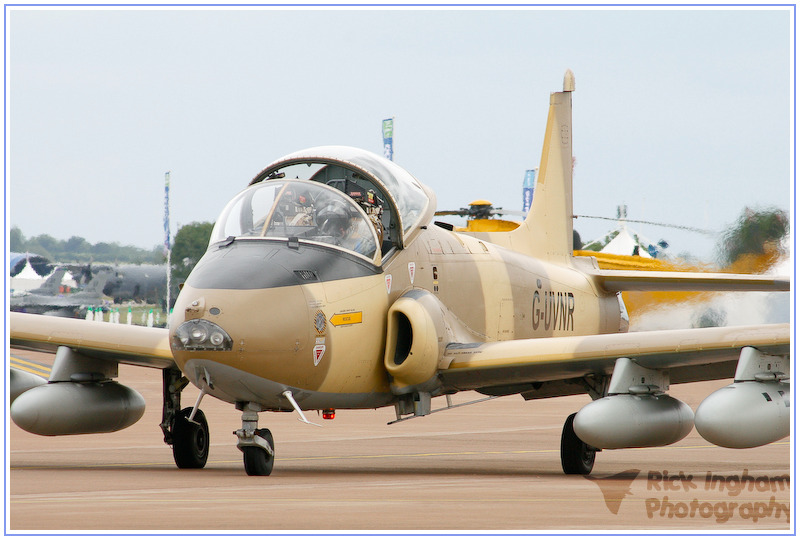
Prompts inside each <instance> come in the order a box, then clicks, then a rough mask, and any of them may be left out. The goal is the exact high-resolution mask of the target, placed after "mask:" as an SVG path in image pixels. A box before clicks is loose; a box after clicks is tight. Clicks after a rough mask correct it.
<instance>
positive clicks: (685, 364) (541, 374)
mask: <svg viewBox="0 0 800 540" xmlns="http://www.w3.org/2000/svg"><path fill="white" fill-rule="evenodd" d="M789 340H790V330H789V325H788V324H775V325H757V326H740V327H723V328H699V329H692V330H660V331H651V332H631V333H628V334H604V335H594V336H576V337H554V338H539V339H519V340H510V341H497V342H491V343H451V344H450V345H448V346H447V348H446V349H445V353H444V355H443V358H442V362H441V363H440V371H439V377H440V378H441V380H442V382H443V384H444V385H445V388H447V389H450V390H478V391H480V392H482V393H485V394H490V395H506V394H516V393H521V394H522V396H523V397H524V398H525V399H536V398H543V397H554V396H563V395H571V394H581V393H586V392H587V391H591V390H592V385H593V383H599V382H600V381H602V380H603V379H604V378H606V377H607V376H608V375H610V374H611V373H612V371H613V370H614V364H615V362H616V360H617V359H618V358H630V359H632V360H635V361H636V363H637V364H639V365H641V366H642V367H645V368H649V369H658V370H666V371H669V375H670V381H671V382H672V383H683V382H693V381H701V380H711V379H722V378H726V377H732V376H733V375H734V372H735V370H736V363H737V360H738V359H739V355H740V352H741V349H742V348H743V347H745V346H750V347H755V348H757V349H759V350H761V351H762V352H764V353H768V354H774V355H785V354H788V353H789V347H790V345H789V343H790V341H789ZM594 390H598V389H597V388H595V389H594Z"/></svg>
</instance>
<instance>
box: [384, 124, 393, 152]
mask: <svg viewBox="0 0 800 540" xmlns="http://www.w3.org/2000/svg"><path fill="white" fill-rule="evenodd" d="M383 157H385V158H386V159H394V118H387V119H385V120H384V121H383Z"/></svg>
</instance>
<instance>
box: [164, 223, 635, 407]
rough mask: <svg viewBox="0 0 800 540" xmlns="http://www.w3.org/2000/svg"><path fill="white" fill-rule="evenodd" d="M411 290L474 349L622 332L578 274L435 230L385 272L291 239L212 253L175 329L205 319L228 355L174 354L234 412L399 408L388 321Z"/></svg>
mask: <svg viewBox="0 0 800 540" xmlns="http://www.w3.org/2000/svg"><path fill="white" fill-rule="evenodd" d="M413 289H419V290H423V291H427V292H429V293H431V294H432V295H434V296H435V297H436V298H438V299H439V300H440V301H441V304H442V305H443V306H447V309H448V310H449V311H450V315H451V316H453V317H455V318H456V319H457V320H458V321H460V322H461V323H463V327H464V328H465V329H467V331H468V332H469V334H470V336H469V337H468V339H470V341H472V342H485V341H498V340H508V339H520V338H536V337H548V336H569V335H584V334H586V335H589V334H597V333H608V332H616V331H618V330H619V328H620V308H619V303H618V300H617V298H616V297H615V296H609V295H607V294H602V293H601V292H599V291H598V290H597V288H596V287H595V286H594V285H593V284H592V283H591V281H590V280H589V279H588V278H587V277H586V275H585V274H583V273H582V272H580V271H579V270H577V269H575V268H572V267H565V266H560V265H555V264H551V263H548V262H545V261H542V260H537V259H535V258H533V257H529V256H526V255H521V254H518V253H515V252H513V251H510V250H508V249H504V248H501V247H498V246H495V245H493V244H490V243H487V242H484V241H480V240H477V239H475V238H472V237H470V236H467V235H464V234H460V233H456V232H452V231H448V230H445V229H443V228H440V227H438V226H435V225H431V226H429V227H424V228H422V229H421V230H420V231H419V234H417V235H416V236H415V237H414V239H413V241H412V242H411V243H410V245H409V246H407V247H406V248H405V249H402V250H397V249H395V250H392V251H391V252H390V253H389V254H387V256H386V257H385V259H384V260H383V261H382V263H381V264H380V265H375V264H372V263H370V262H367V261H365V260H364V259H363V258H360V257H357V256H353V255H352V254H350V253H347V252H344V251H342V250H339V249H337V248H335V247H330V246H321V245H316V244H305V243H302V242H297V243H291V242H289V241H286V240H266V239H242V240H234V241H232V242H230V243H227V244H226V243H220V244H218V245H216V246H214V245H212V246H210V248H209V251H208V252H207V254H206V255H205V256H204V257H203V259H202V260H201V261H200V262H199V263H198V265H197V267H196V268H195V270H194V271H193V273H192V275H191V276H190V277H189V279H188V280H187V282H186V284H185V285H184V287H183V289H182V291H181V293H180V295H179V297H178V299H177V301H176V304H175V309H174V312H173V317H172V319H171V321H170V327H171V328H172V329H173V331H172V332H173V335H174V329H176V328H178V327H179V326H180V325H181V324H182V323H183V322H185V321H187V320H200V319H203V320H207V321H209V322H211V323H213V324H214V325H217V326H219V327H220V328H222V329H224V331H225V332H226V333H227V334H228V335H229V336H230V343H231V346H230V350H198V349H195V350H191V349H189V350H187V349H183V348H181V347H175V346H174V345H173V352H174V355H175V359H176V362H177V363H178V365H179V367H180V368H181V369H182V371H183V372H184V373H186V375H187V376H188V377H189V378H190V380H192V382H193V383H194V384H196V385H197V386H200V387H202V386H203V385H204V384H205V385H208V388H207V391H208V393H210V394H212V395H215V396H216V397H218V398H220V399H223V400H225V401H229V402H256V403H260V404H261V405H262V407H264V408H265V409H275V410H280V409H287V403H286V402H285V400H283V399H282V397H281V394H282V392H283V391H284V390H286V389H290V390H292V392H293V393H294V395H295V396H296V398H297V400H298V402H299V403H300V405H301V407H302V408H304V409H326V408H374V407H380V406H384V405H389V404H391V403H392V402H393V401H394V400H395V399H396V396H395V395H394V394H393V392H392V390H391V387H390V378H389V376H388V375H387V371H386V369H385V367H384V352H385V346H386V337H387V336H386V333H387V312H388V310H389V307H390V306H391V305H392V304H393V303H394V302H395V301H396V300H397V299H398V298H400V297H401V296H403V295H405V294H407V293H408V292H409V291H411V290H413ZM172 341H173V344H175V343H176V340H175V338H173V340H172ZM444 345H446V344H444Z"/></svg>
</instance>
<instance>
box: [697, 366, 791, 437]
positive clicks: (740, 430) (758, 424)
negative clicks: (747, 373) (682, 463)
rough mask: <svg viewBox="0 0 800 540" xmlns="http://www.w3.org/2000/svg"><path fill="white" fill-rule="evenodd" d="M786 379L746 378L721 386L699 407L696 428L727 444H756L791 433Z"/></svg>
mask: <svg viewBox="0 0 800 540" xmlns="http://www.w3.org/2000/svg"><path fill="white" fill-rule="evenodd" d="M790 417H791V408H790V403H789V385H788V384H786V383H782V382H778V381H773V382H757V381H744V382H736V383H733V384H730V385H728V386H726V387H724V388H720V389H719V390H717V391H716V392H714V393H713V394H711V395H710V396H708V397H707V398H706V399H704V400H703V402H702V403H700V405H699V406H698V407H697V414H696V415H695V420H694V422H695V426H696V427H697V432H698V433H699V434H700V436H701V437H703V438H704V439H705V440H707V441H708V442H710V443H713V444H716V445H717V446H724V447H725V448H754V447H756V446H761V445H764V444H769V443H771V442H775V441H777V440H779V439H782V438H784V437H786V436H788V435H789V424H790Z"/></svg>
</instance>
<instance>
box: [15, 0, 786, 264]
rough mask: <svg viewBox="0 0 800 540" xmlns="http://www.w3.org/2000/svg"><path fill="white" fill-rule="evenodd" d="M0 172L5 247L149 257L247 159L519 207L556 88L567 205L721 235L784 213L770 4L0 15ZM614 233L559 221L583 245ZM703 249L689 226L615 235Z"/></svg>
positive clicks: (596, 224) (781, 122)
mask: <svg viewBox="0 0 800 540" xmlns="http://www.w3.org/2000/svg"><path fill="white" fill-rule="evenodd" d="M7 13H8V14H9V15H8V17H7V26H6V59H7V71H6V91H7V103H6V111H7V117H6V118H7V128H6V129H7V140H6V159H7V161H6V180H7V187H8V189H9V191H10V196H8V197H7V204H8V207H9V208H10V219H9V221H10V224H12V225H17V226H19V227H20V228H21V229H22V232H23V233H24V234H25V236H26V237H31V236H35V235H38V234H42V233H47V234H50V235H52V236H54V237H56V238H59V239H67V238H69V237H70V236H73V235H75V236H82V237H84V238H86V239H87V240H89V241H90V242H93V243H94V242H98V241H106V242H119V243H121V244H133V245H137V246H141V247H146V248H150V247H153V246H155V245H157V244H159V243H161V242H162V241H163V225H162V219H163V218H162V216H163V197H164V193H163V189H164V186H163V183H164V173H165V172H166V171H168V170H169V171H171V180H172V196H171V217H172V234H173V235H174V234H175V232H176V231H177V228H178V226H179V225H181V224H187V223H190V222H192V221H213V220H215V219H216V217H217V214H218V213H219V211H220V210H221V209H222V207H223V206H224V205H225V203H226V202H227V201H228V199H230V198H231V197H232V196H233V195H235V194H236V193H237V192H238V191H240V190H241V189H243V188H244V187H245V186H246V185H247V183H248V182H249V180H250V179H251V178H252V177H253V176H254V175H255V174H256V173H257V172H259V171H260V170H261V169H263V168H264V166H266V165H267V164H268V163H270V162H271V161H273V160H275V159H277V158H279V157H281V156H283V155H285V154H288V153H290V152H293V151H296V150H300V149H302V148H307V147H311V146H316V145H322V144H344V145H352V146H358V147H361V148H365V149H367V150H371V151H373V152H376V153H381V151H382V140H381V120H382V119H383V118H386V117H389V116H394V117H395V122H396V124H395V136H396V142H395V144H396V146H395V152H396V155H395V161H396V162H397V163H398V164H399V165H401V166H403V167H405V168H406V169H408V170H409V171H410V172H411V173H412V174H414V175H415V176H416V177H417V178H418V179H419V180H420V181H421V182H423V183H425V184H427V185H429V186H430V187H432V188H433V189H434V191H435V192H436V193H437V196H438V207H439V208H440V209H453V208H459V207H462V206H466V205H467V203H468V202H469V201H471V200H473V199H476V198H488V199H489V200H491V201H492V202H494V204H495V205H496V206H502V207H505V208H512V209H520V208H521V204H522V200H521V199H522V198H521V185H522V180H523V176H524V172H525V170H526V169H529V168H533V167H537V166H538V164H539V158H540V155H541V145H542V138H543V135H544V125H545V120H546V116H547V108H548V104H549V93H550V92H551V91H558V90H560V89H561V85H562V78H563V74H564V71H565V70H566V69H567V68H570V69H572V70H573V71H574V73H575V77H576V81H577V83H576V92H575V94H574V95H573V115H574V146H573V150H574V153H575V157H576V165H575V196H574V210H575V213H576V214H589V215H601V216H609V217H611V216H615V215H616V207H617V205H618V204H623V203H624V204H627V206H628V216H629V217H630V218H631V219H643V220H650V221H657V222H666V223H675V224H680V225H686V226H691V227H698V228H704V229H714V230H721V229H722V228H724V227H725V226H726V225H728V224H730V223H732V222H734V221H735V220H736V218H737V217H738V216H739V215H740V213H741V211H742V209H743V208H744V207H745V206H750V207H767V206H777V207H780V208H782V209H784V210H787V211H788V210H790V207H791V197H792V195H791V189H792V181H793V180H792V174H793V171H794V161H793V160H794V147H793V141H792V139H791V136H792V133H793V130H794V111H793V109H792V103H793V95H792V93H793V91H794V89H793V81H794V66H793V62H794V56H793V42H792V31H793V29H792V27H791V16H792V12H791V11H790V10H789V9H788V8H787V9H775V8H772V9H767V8H764V9H731V8H728V9H723V8H714V9H686V8H682V9H663V8H661V9H656V8H646V9H612V8H601V9H592V10H586V9H543V8H534V9H502V10H501V9H492V10H488V9H476V10H464V9H461V10H459V9H443V10H439V9H372V10H360V9H327V10H320V9H306V10H299V9H298V10H293V9H208V10H200V9H188V8H176V7H170V8H164V9H133V8H124V9H102V10H101V9H73V10H70V9H64V8H48V9H24V8H13V9H11V8H7ZM613 226H614V223H612V222H604V221H596V220H586V219H580V220H578V221H576V223H575V227H576V229H577V230H578V231H579V232H580V234H581V236H582V238H583V240H584V241H589V240H592V239H594V238H596V237H598V236H600V235H602V234H603V233H604V232H606V231H607V230H609V229H610V228H612V227H613ZM634 228H635V229H637V230H638V231H639V232H640V233H642V234H643V235H645V236H646V237H648V238H650V239H651V240H659V239H661V238H665V239H667V240H668V241H669V242H670V244H671V245H672V248H673V250H674V251H676V252H682V251H689V252H692V253H694V254H695V255H698V256H702V257H710V256H711V254H712V252H713V247H714V244H715V241H714V239H713V238H709V237H706V236H703V235H698V234H696V233H685V232H681V231H678V230H674V229H665V228H657V227H651V226H645V225H641V226H638V225H637V226H635V227H634Z"/></svg>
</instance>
